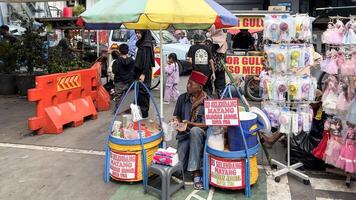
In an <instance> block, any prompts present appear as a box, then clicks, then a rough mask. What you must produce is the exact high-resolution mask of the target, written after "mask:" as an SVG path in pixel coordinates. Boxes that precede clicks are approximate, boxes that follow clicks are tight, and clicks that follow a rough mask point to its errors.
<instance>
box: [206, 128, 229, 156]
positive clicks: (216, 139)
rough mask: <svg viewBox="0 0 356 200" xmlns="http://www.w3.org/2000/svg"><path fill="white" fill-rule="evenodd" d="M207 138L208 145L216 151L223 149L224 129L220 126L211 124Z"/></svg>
mask: <svg viewBox="0 0 356 200" xmlns="http://www.w3.org/2000/svg"><path fill="white" fill-rule="evenodd" d="M212 132H213V134H211V135H210V136H209V139H208V146H209V147H210V148H212V149H215V150H218V151H224V143H225V141H224V129H223V128H222V127H220V126H213V127H212Z"/></svg>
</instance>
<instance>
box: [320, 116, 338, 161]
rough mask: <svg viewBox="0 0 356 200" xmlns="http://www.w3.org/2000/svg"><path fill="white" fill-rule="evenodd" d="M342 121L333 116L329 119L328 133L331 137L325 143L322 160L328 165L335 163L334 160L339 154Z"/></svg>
mask: <svg viewBox="0 0 356 200" xmlns="http://www.w3.org/2000/svg"><path fill="white" fill-rule="evenodd" d="M341 130H342V122H341V120H340V119H337V118H333V119H331V120H330V133H331V137H330V140H329V141H328V143H327V147H326V150H325V155H324V158H323V160H324V161H325V163H327V164H330V165H334V166H335V165H336V161H337V159H338V157H339V155H340V151H341V144H342V137H341Z"/></svg>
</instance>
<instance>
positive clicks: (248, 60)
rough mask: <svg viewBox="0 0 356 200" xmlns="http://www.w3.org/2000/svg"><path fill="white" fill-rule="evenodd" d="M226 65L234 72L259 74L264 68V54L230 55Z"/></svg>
mask: <svg viewBox="0 0 356 200" xmlns="http://www.w3.org/2000/svg"><path fill="white" fill-rule="evenodd" d="M226 67H227V69H228V70H229V71H230V72H231V73H232V74H240V75H259V74H260V73H261V71H262V69H263V56H235V55H228V56H227V57H226Z"/></svg>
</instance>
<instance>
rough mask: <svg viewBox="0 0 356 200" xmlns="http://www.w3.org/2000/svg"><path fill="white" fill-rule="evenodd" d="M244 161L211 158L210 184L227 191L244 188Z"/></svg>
mask: <svg viewBox="0 0 356 200" xmlns="http://www.w3.org/2000/svg"><path fill="white" fill-rule="evenodd" d="M243 173H244V162H243V160H225V159H222V158H218V157H214V156H210V184H211V185H214V186H217V187H220V188H227V189H240V188H243V187H244V184H245V180H244V176H243Z"/></svg>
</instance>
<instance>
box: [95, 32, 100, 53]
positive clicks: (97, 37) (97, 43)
mask: <svg viewBox="0 0 356 200" xmlns="http://www.w3.org/2000/svg"><path fill="white" fill-rule="evenodd" d="M99 56H100V54H99V31H98V30H97V31H96V57H97V58H99Z"/></svg>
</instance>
